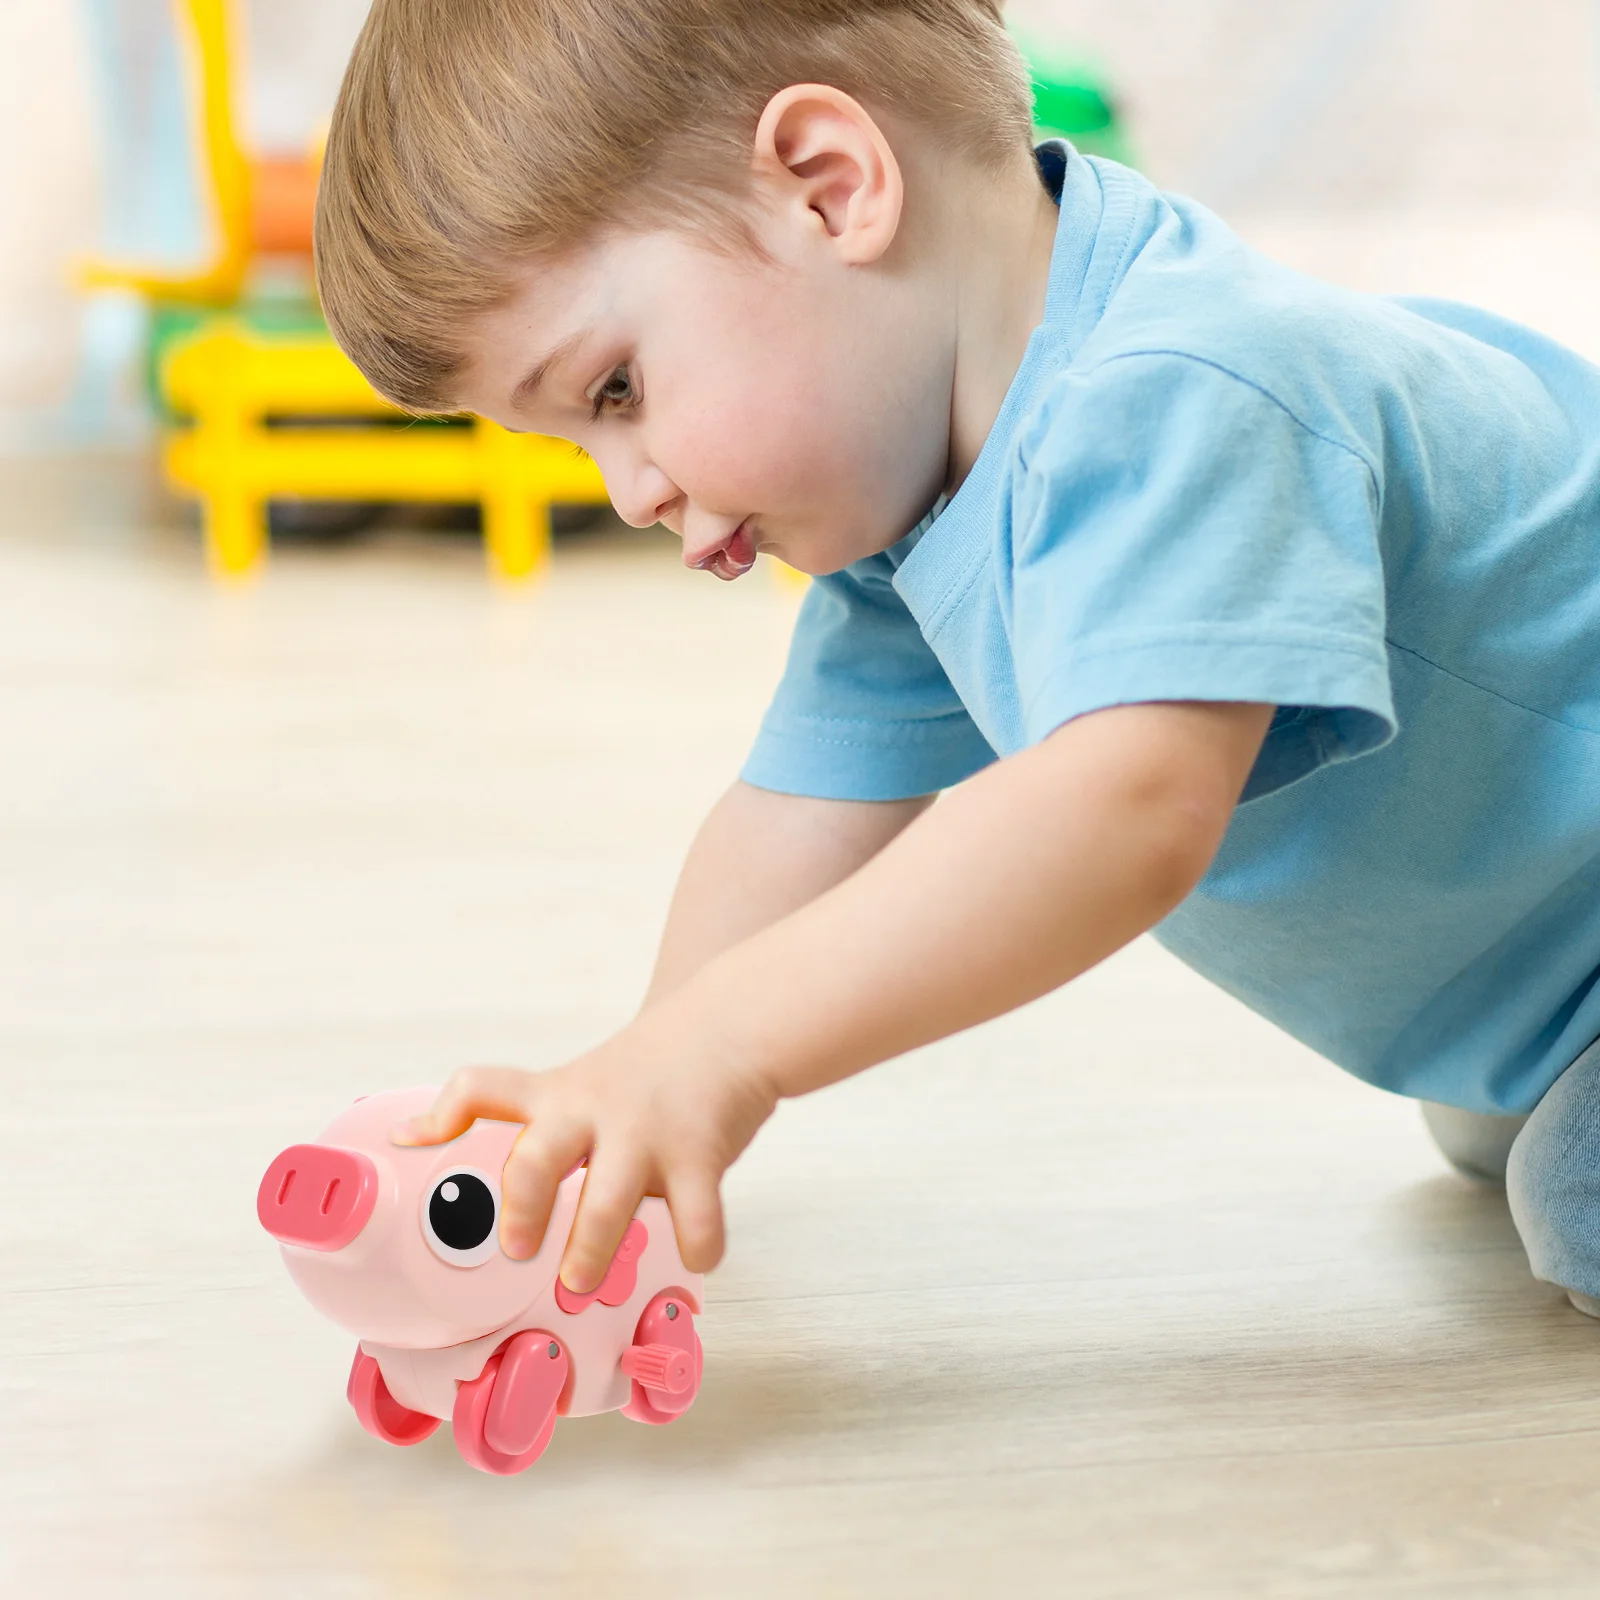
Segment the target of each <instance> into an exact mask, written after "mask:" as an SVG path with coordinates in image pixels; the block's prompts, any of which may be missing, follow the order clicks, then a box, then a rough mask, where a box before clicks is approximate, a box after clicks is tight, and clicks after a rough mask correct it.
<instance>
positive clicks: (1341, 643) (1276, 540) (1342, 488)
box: [1012, 353, 1395, 799]
mask: <svg viewBox="0 0 1600 1600" xmlns="http://www.w3.org/2000/svg"><path fill="white" fill-rule="evenodd" d="M1017 461H1018V467H1017V471H1018V473H1019V479H1018V482H1017V487H1016V496H1015V501H1014V504H1015V506H1016V520H1015V524H1014V529H1013V546H1012V558H1013V563H1014V571H1013V597H1014V598H1013V605H1014V616H1013V635H1012V645H1013V651H1014V656H1015V661H1016V668H1017V681H1018V689H1019V693H1020V697H1021V701H1022V713H1023V720H1024V728H1025V732H1026V736H1027V740H1028V742H1029V743H1030V744H1032V743H1035V742H1037V741H1038V740H1040V739H1043V738H1045V737H1046V736H1047V735H1048V734H1050V733H1051V732H1052V731H1053V730H1054V729H1056V728H1058V727H1060V726H1061V724H1062V723H1064V722H1067V721H1069V720H1071V719H1072V718H1073V717H1077V716H1081V715H1083V714H1085V713H1086V712H1090V711H1096V710H1101V709H1104V708H1105V707H1108V706H1115V705H1129V704H1137V703H1141V702H1149V701H1160V700H1168V701H1170V700H1202V701H1205V700H1209V701H1245V702H1252V703H1256V704H1266V705H1274V706H1277V707H1278V708H1279V709H1278V712H1277V714H1276V716H1275V718H1274V720H1273V724H1272V729H1271V732H1270V733H1269V735H1268V738H1267V741H1266V743H1265V745H1264V746H1263V749H1262V752H1261V755H1260V757H1259V758H1258V760H1257V763H1256V768H1255V771H1254V772H1253V773H1252V775H1251V778H1250V782H1249V784H1248V786H1247V787H1246V790H1245V798H1246V799H1251V798H1254V797H1255V796H1257V795H1260V794H1265V793H1267V792H1269V791H1271V790H1273V789H1277V788H1281V787H1283V786H1284V785H1285V784H1288V783H1292V782H1294V781H1295V779H1297V778H1300V777H1303V776H1305V775H1306V774H1307V773H1309V772H1311V771H1312V770H1314V769H1315V768H1316V767H1319V766H1321V765H1323V764H1324V763H1325V762H1329V761H1338V760H1346V759H1349V758H1351V757H1354V756H1359V755H1363V754H1365V753H1366V752H1367V751H1369V750H1373V749H1376V748H1377V747H1378V746H1379V745H1381V744H1383V743H1385V742H1386V741H1387V740H1388V739H1389V738H1390V737H1391V736H1392V735H1393V733H1394V731H1395V720H1394V704H1393V700H1392V697H1391V693H1390V685H1389V666H1388V652H1387V647H1386V645H1385V641H1384V617H1385V605H1384V575H1383V563H1382V558H1381V554H1380V550H1379V544H1378V498H1377V487H1376V482H1375V478H1374V475H1373V472H1372V470H1371V468H1370V467H1369V466H1368V464H1367V462H1366V460H1365V459H1364V457H1363V456H1362V455H1361V454H1359V453H1358V452H1357V451H1356V450H1355V449H1353V448H1352V447H1350V446H1349V445H1347V444H1345V443H1343V442H1341V441H1340V440H1338V439H1336V438H1334V437H1331V436H1328V435H1325V434H1323V433H1320V432H1317V431H1315V430H1313V429H1312V428H1311V427H1309V426H1307V425H1306V424H1305V423H1304V422H1302V421H1300V420H1299V419H1298V418H1296V417H1295V416H1294V415H1293V414H1291V413H1290V412H1289V411H1288V410H1286V409H1285V407H1284V406H1282V405H1281V404H1279V403H1278V401H1277V400H1275V399H1274V398H1272V397H1271V396H1270V395H1268V394H1267V393H1265V392H1264V391H1263V390H1261V389H1259V388H1257V387H1255V386H1254V385H1253V384H1251V383H1249V382H1246V381H1245V380H1244V379H1241V378H1239V377H1236V376H1234V375H1233V374H1232V373H1229V372H1227V371H1225V370H1223V369H1221V368H1219V367H1216V366H1213V365H1211V364H1210V363H1208V362H1205V361H1202V360H1198V359H1196V358H1193V357H1189V356H1183V355H1169V354H1165V353H1162V354H1152V355H1136V356H1122V357H1118V358H1116V359H1114V360H1111V361H1108V362H1106V363H1105V364H1104V365H1102V366H1100V367H1098V368H1093V369H1091V370H1089V371H1087V372H1082V373H1079V372H1072V373H1068V374H1066V375H1064V376H1063V377H1062V378H1061V379H1059V380H1058V381H1057V385H1056V388H1055V389H1054V391H1053V392H1052V394H1051V395H1050V397H1049V400H1048V403H1047V404H1046V405H1044V406H1043V407H1041V410H1040V413H1039V415H1038V417H1037V419H1036V420H1035V423H1034V424H1033V426H1031V427H1030V429H1029V431H1028V434H1027V436H1025V437H1024V438H1023V439H1022V440H1021V441H1020V448H1019V451H1018V457H1017Z"/></svg>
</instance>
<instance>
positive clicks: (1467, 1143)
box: [1422, 1044, 1600, 1316]
mask: <svg viewBox="0 0 1600 1600" xmlns="http://www.w3.org/2000/svg"><path fill="white" fill-rule="evenodd" d="M1422 1114H1423V1117H1424V1118H1425V1119H1426V1121H1427V1124H1428V1130H1429V1132H1431V1133H1432V1134H1433V1137H1434V1140H1435V1141H1436V1142H1437V1144H1438V1146H1439V1148H1440V1149H1441V1150H1442V1151H1443V1152H1444V1153H1445V1155H1446V1156H1447V1157H1448V1158H1449V1160H1450V1162H1451V1163H1452V1164H1453V1165H1454V1166H1455V1167H1456V1168H1458V1169H1459V1170H1460V1171H1462V1172H1464V1173H1466V1174H1467V1175H1468V1176H1469V1177H1473V1178H1478V1179H1480V1180H1482V1181H1485V1182H1489V1183H1502V1182H1503V1183H1504V1184H1505V1186H1506V1198H1507V1199H1508V1200H1509V1201H1510V1202H1511V1216H1512V1219H1513V1220H1514V1221H1515V1223H1516V1225H1517V1232H1518V1233H1520V1234H1521V1235H1522V1243H1523V1245H1524V1246H1525V1247H1526V1249H1527V1252H1528V1260H1529V1262H1530V1264H1531V1265H1532V1267H1533V1272H1534V1276H1535V1277H1538V1278H1542V1279H1544V1280H1545V1281H1546V1282H1547V1283H1554V1284H1559V1285H1560V1287H1561V1288H1563V1289H1566V1290H1567V1291H1568V1292H1569V1293H1570V1294H1571V1295H1572V1299H1573V1303H1574V1304H1575V1305H1577V1306H1578V1308H1579V1309H1580V1310H1582V1311H1587V1312H1589V1314H1590V1315H1591V1316H1594V1315H1600V1044H1595V1045H1591V1046H1590V1047H1589V1048H1588V1049H1587V1050H1586V1051H1584V1053H1583V1054H1582V1055H1581V1056H1579V1057H1578V1059H1577V1060H1576V1061H1574V1062H1573V1064H1572V1065H1571V1066H1570V1067H1568V1068H1567V1070H1566V1071H1565V1072H1564V1073H1562V1074H1561V1076H1560V1077H1559V1078H1557V1079H1556V1081H1555V1083H1554V1084H1552V1085H1551V1087H1550V1090H1549V1092H1548V1093H1547V1094H1546V1095H1545V1097H1544V1099H1543V1100H1541V1101H1540V1102H1539V1104H1538V1105H1537V1106H1535V1107H1534V1109H1533V1111H1532V1112H1531V1113H1530V1114H1529V1115H1527V1116H1525V1117H1490V1116H1481V1115H1479V1114H1477V1113H1475V1112H1471V1111H1458V1110H1456V1109H1455V1108H1454V1107H1453V1106H1440V1105H1434V1104H1432V1103H1431V1102H1429V1101H1424V1102H1423V1105H1422Z"/></svg>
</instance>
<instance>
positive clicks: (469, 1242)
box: [422, 1167, 500, 1267]
mask: <svg viewBox="0 0 1600 1600" xmlns="http://www.w3.org/2000/svg"><path fill="white" fill-rule="evenodd" d="M499 1220H500V1195H499V1191H498V1189H497V1187H496V1185H495V1182H494V1180H493V1179H492V1178H491V1177H490V1176H489V1175H488V1174H487V1173H485V1172H479V1171H477V1170H476V1169H475V1168H472V1167H455V1168H452V1170H451V1171H449V1172H446V1173H444V1174H442V1175H441V1176H440V1177H438V1178H436V1179H434V1182H433V1187H432V1188H430V1189H429V1190H428V1193H427V1195H426V1197H425V1198H424V1200H423V1203H422V1231H423V1233H424V1234H425V1235H426V1236H427V1240H428V1244H429V1246H430V1247H431V1248H432V1250H433V1253H434V1254H435V1255H436V1256H438V1258H439V1259H440V1260H441V1261H444V1262H447V1263H448V1264H449V1265H450V1266H452V1267H478V1266H482V1265H483V1263H484V1262H485V1261H487V1260H489V1258H490V1257H491V1256H493V1255H494V1254H495V1253H496V1251H497V1250H498V1249H499V1248H500V1247H499V1244H498V1242H497V1241H496V1239H495V1224H496V1223H497V1222H498V1221H499Z"/></svg>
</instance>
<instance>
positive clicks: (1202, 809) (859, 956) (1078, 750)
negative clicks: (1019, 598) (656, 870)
mask: <svg viewBox="0 0 1600 1600" xmlns="http://www.w3.org/2000/svg"><path fill="white" fill-rule="evenodd" d="M1270 716H1271V708H1269V707H1249V706H1195V707H1189V706H1137V707H1127V708H1119V709H1118V710H1116V711H1112V712H1104V713H1099V714H1098V715H1097V716H1095V717H1088V718H1084V719H1082V720H1081V721H1079V722H1076V723H1073V724H1070V725H1068V726H1067V727H1066V728H1063V729H1062V730H1060V731H1059V732H1058V733H1057V734H1055V735H1054V736H1053V737H1052V738H1051V739H1049V740H1046V741H1045V742H1044V743H1043V744H1041V745H1039V746H1037V747H1035V748H1034V749H1032V750H1029V751H1027V752H1025V753H1024V754H1023V755H1021V756H1018V757H1016V758H1014V759H1013V760H1010V761H1007V762H1004V763H1002V764H1000V765H999V766H996V767H994V768H991V769H989V770H988V771H987V772H985V773H983V774H981V775H980V776H979V777H977V778H975V779H973V780H972V781H971V782H970V783H968V784H967V785H966V786H964V787H963V788H962V789H960V790H958V791H956V792H955V793H953V794H952V795H950V796H949V797H947V799H946V801H945V803H944V804H943V805H941V806H939V807H938V808H937V809H936V810H935V811H933V812H931V813H929V814H928V815H926V816H924V817H921V818H920V819H919V820H918V821H917V822H916V825H915V826H914V827H910V828H908V829H907V830H906V831H905V833H904V834H903V835H902V836H901V837H899V838H898V839H896V840H895V841H894V842H893V843H892V844H891V845H889V846H888V847H887V848H885V849H883V850H882V851H881V852H880V853H879V854H877V855H876V857H875V858H874V859H872V860H871V861H870V862H869V863H867V864H866V865H864V866H863V867H862V868H861V869H860V870H859V871H857V872H856V873H855V874H854V875H853V876H851V877H849V878H847V879H845V880H844V881H842V882H841V883H839V884H838V885H837V886H835V887H834V888H832V889H830V890H829V891H828V892H827V893H825V894H823V895H822V896H821V897H820V898H818V899H816V900H815V901H813V902H812V903H811V904H810V905H808V906H806V907H804V908H803V909H801V910H799V911H797V912H795V913H794V914H792V915H790V916H788V917H786V918H784V919H783V920H782V921H781V922H778V923H776V924H774V925H773V926H771V927H769V928H767V929H766V930H765V931H764V932H762V933H759V934H757V935H755V936H754V937H751V938H748V939H745V940H744V941H742V942H741V943H739V944H737V945H735V946H732V947H731V948H729V949H727V950H726V951H725V952H724V953H723V954H722V955H720V956H718V957H717V958H716V959H715V960H713V961H712V962H710V963H709V964H708V965H707V966H706V968H705V969H704V970H703V971H702V972H701V973H700V974H699V975H698V976H697V977H696V978H695V979H694V980H693V981H692V982H690V983H689V984H687V985H685V987H684V988H683V990H682V991H681V992H680V994H679V995H678V996H677V997H676V998H675V1000H674V1002H673V1004H674V1008H676V1007H677V1006H678V1005H682V1006H683V1007H684V1008H685V1009H686V1012H687V1013H690V1014H692V1020H691V1017H690V1016H689V1015H686V1017H685V1020H686V1021H690V1025H691V1027H693V1028H694V1030H695V1031H696V1032H699V1033H701V1035H702V1037H703V1036H705V1034H707V1033H709V1035H710V1036H711V1037H713V1038H715V1039H717V1040H719V1041H720V1044H721V1047H722V1048H724V1049H726V1050H727V1051H729V1052H730V1054H732V1055H734V1056H737V1057H739V1058H741V1059H743V1060H745V1061H748V1062H751V1063H755V1064H757V1065H758V1067H759V1070H761V1071H762V1072H763V1073H764V1074H765V1075H766V1076H767V1078H768V1081H769V1082H770V1083H771V1085H772V1088H773V1089H774V1090H775V1092H776V1093H778V1094H779V1095H795V1094H802V1093H805V1092H807V1091H809V1090H811V1089H815V1088H818V1087H820V1086H821V1085H823V1084H825V1083H830V1082H833V1081H835V1080H837V1079H839V1078H843V1077H846V1076H849V1075H850V1074H851V1073H853V1072H857V1071H860V1070H861V1069H862V1068H864V1067H867V1066H870V1065H872V1064H873V1063H875V1062H878V1061H882V1060H886V1059H888V1058H889V1057H891V1056H894V1055H898V1054H901V1053H902V1052H904V1051H906V1050H910V1049H914V1048H916V1047H917V1046H919V1045H922V1044H926V1043H929V1042H930V1041H932V1040H934V1039H938V1038H942V1037H944V1036H945V1035H947V1034H950V1033H954V1032H958V1031H959V1030H961V1029H963V1028H967V1027H971V1026H973V1025H975V1024H977V1023H980V1022H983V1021H986V1020H988V1019H989V1018H991V1017H994V1016H998V1015H1000V1014H1002V1013H1003V1012H1006V1011H1009V1010H1011V1009H1013V1008H1014V1007H1016V1006H1019V1005H1022V1004H1025V1003H1026V1002H1027V1001H1029V1000H1032V999H1035V998H1037V997H1038V996H1040V995H1043V994H1046V993H1048V992H1049V991H1050V990H1052V989H1055V988H1057V987H1059V986H1060V985H1061V984H1063V983H1066V982H1067V981H1069V980H1070V979H1071V978H1073V977H1076V976H1077V975H1078V974H1079V973H1082V972H1084V971H1087V970H1088V969H1089V968H1090V967H1092V966H1094V965H1096V964H1097V963H1098V962H1100V961H1102V960H1104V959H1105V958H1106V957H1107V956H1108V955H1110V954H1111V953H1112V952H1114V951H1115V950H1117V949H1119V948H1120V947H1121V946H1122V945H1124V944H1126V943H1128V942H1129V941H1130V940H1132V939H1134V938H1136V937H1137V936H1138V935H1139V934H1141V933H1143V932H1145V931H1146V930H1147V929H1149V928H1150V927H1152V926H1153V925H1154V924H1155V923H1156V922H1158V921H1160V920H1161V918H1162V917H1164V916H1165V915H1166V914H1167V913H1168V912H1169V911H1171V910H1172V909H1173V908H1174V907H1176V906H1177V905H1178V903H1179V902H1180V901H1181V900H1182V899H1183V898H1184V897H1185V896H1186V895H1187V894H1188V892H1189V891H1190V889H1191V888H1192V887H1193V886H1194V884H1195V883H1196V882H1198V881H1199V879H1200V877H1201V876H1202V875H1203V874H1204V872H1205V870H1206V868H1207V866H1208V865H1209V863H1210V861H1211V859H1212V856H1213V855H1214V853H1215V851H1216V849H1217V847H1218V845H1219V844H1220V843H1221V840H1222V837H1223V834H1224V833H1225V831H1226V828H1227V824H1228V820H1229V818H1230V817H1231V814H1232V810H1233V806H1234V804H1235V803H1236V802H1237V799H1238V795H1239V792H1240V790H1241V789H1242V787H1243V783H1244V779H1245V777H1246V775H1247V774H1248V772H1249V769H1250V765H1251V763H1252V761H1253V760H1254V755H1255V752H1256V750H1257V749H1258V748H1259V745H1260V742H1261V738H1262V737H1263V735H1264V734H1265V731H1266V727H1267V723H1268V720H1269V719H1270ZM1151 735H1155V737H1154V738H1153V739H1150V741H1149V743H1150V745H1151V746H1152V747H1156V748H1160V749H1161V750H1163V751H1164V752H1166V753H1165V754H1163V755H1162V757H1161V758H1160V759H1158V760H1155V761H1151V760H1148V759H1146V758H1145V757H1144V755H1143V754H1142V750H1143V749H1144V748H1145V746H1144V745H1143V744H1142V743H1141V741H1145V740H1146V739H1147V737H1148V736H1151ZM702 1030H703V1031H702Z"/></svg>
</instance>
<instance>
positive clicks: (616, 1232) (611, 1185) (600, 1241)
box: [561, 1155, 644, 1294]
mask: <svg viewBox="0 0 1600 1600" xmlns="http://www.w3.org/2000/svg"><path fill="white" fill-rule="evenodd" d="M642 1199H644V1178H643V1176H642V1175H641V1173H640V1170H639V1165H638V1163H637V1162H635V1161H632V1160H629V1159H628V1158H626V1157H622V1156H617V1155H613V1156H612V1157H610V1159H605V1158H603V1157H597V1156H590V1158H589V1170H588V1172H587V1173H586V1174H585V1175H584V1180H583V1193H582V1195H580V1196H579V1198H578V1215H577V1217H576V1219H575V1220H574V1221H573V1224H572V1232H571V1234H570V1235H569V1236H568V1238H567V1248H566V1253H565V1254H564V1255H563V1256H562V1258H561V1281H562V1282H563V1283H564V1284H565V1285H566V1286H567V1287H568V1288H569V1289H570V1290H571V1291H572V1292H573V1293H574V1294H588V1292H589V1291H590V1290H591V1289H595V1288H598V1287H599V1285H600V1280H601V1279H602V1278H604V1277H605V1275H606V1268H607V1267H609V1266H610V1265H611V1258H612V1257H613V1256H614V1255H615V1254H616V1253H617V1246H618V1245H619V1244H621V1243H622V1235H623V1234H624V1233H625V1232H626V1231H627V1227H628V1224H629V1223H630V1222H632V1221H633V1214H634V1212H635V1211H637V1210H638V1209H639V1202H640V1201H641V1200H642Z"/></svg>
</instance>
